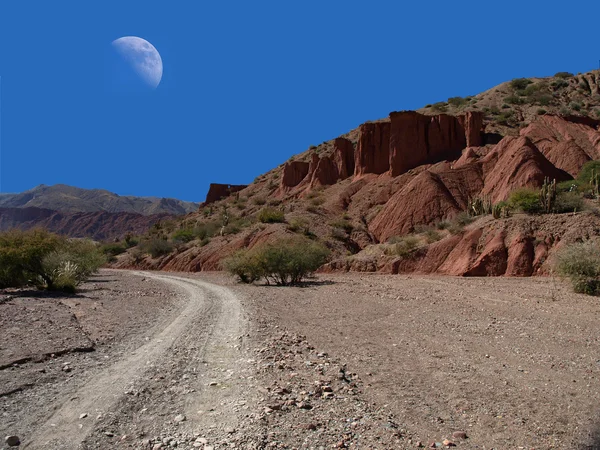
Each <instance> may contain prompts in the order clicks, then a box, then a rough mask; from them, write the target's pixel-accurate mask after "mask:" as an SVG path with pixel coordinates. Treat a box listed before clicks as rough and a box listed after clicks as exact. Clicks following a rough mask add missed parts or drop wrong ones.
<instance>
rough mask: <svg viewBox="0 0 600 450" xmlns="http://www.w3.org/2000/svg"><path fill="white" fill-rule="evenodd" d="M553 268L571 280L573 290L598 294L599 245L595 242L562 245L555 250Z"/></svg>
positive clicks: (599, 293)
mask: <svg viewBox="0 0 600 450" xmlns="http://www.w3.org/2000/svg"><path fill="white" fill-rule="evenodd" d="M555 270H556V271H557V272H558V273H559V274H560V275H562V276H564V277H567V278H569V279H570V280H571V283H572V284H573V289H574V290H575V292H578V293H581V294H588V295H600V246H598V244H597V243H596V242H593V241H585V242H578V243H574V244H571V245H567V246H565V247H563V248H562V249H561V250H560V251H559V252H557V255H556V264H555Z"/></svg>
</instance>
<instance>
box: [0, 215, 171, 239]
mask: <svg viewBox="0 0 600 450" xmlns="http://www.w3.org/2000/svg"><path fill="white" fill-rule="evenodd" d="M168 218H173V216H171V215H168V214H157V215H153V216H145V215H142V214H135V213H109V212H76V213H73V212H59V211H53V210H50V209H43V208H0V231H7V230H10V229H15V228H16V229H20V230H29V229H32V228H40V227H41V228H45V229H47V230H49V231H52V232H55V233H59V234H62V235H65V236H69V237H77V238H83V237H87V238H91V239H95V240H98V241H107V240H112V239H115V238H116V239H122V238H123V237H125V235H126V234H127V233H131V234H134V235H140V234H143V233H145V232H146V231H148V230H149V229H150V227H152V225H154V224H155V223H156V222H158V221H160V220H163V219H168Z"/></svg>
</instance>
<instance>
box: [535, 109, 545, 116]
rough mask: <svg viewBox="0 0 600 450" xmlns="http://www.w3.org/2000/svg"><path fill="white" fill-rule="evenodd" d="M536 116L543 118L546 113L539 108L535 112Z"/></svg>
mask: <svg viewBox="0 0 600 450" xmlns="http://www.w3.org/2000/svg"><path fill="white" fill-rule="evenodd" d="M536 112H537V115H538V116H543V115H544V114H546V113H547V112H548V111H546V110H545V109H544V108H539V109H538V110H537V111H536Z"/></svg>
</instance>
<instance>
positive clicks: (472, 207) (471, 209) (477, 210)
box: [467, 196, 493, 217]
mask: <svg viewBox="0 0 600 450" xmlns="http://www.w3.org/2000/svg"><path fill="white" fill-rule="evenodd" d="M492 208H493V206H492V200H491V199H490V198H489V197H487V196H483V197H475V198H471V197H469V200H468V204H467V212H468V214H469V215H470V216H473V217H474V216H481V215H484V214H492Z"/></svg>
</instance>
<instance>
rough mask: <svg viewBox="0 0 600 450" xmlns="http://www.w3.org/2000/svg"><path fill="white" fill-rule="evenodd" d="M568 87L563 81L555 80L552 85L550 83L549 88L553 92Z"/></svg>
mask: <svg viewBox="0 0 600 450" xmlns="http://www.w3.org/2000/svg"><path fill="white" fill-rule="evenodd" d="M568 85H569V83H568V82H567V81H565V80H556V81H553V82H552V83H550V86H552V87H553V88H554V89H555V90H558V89H562V88H565V87H567V86H568Z"/></svg>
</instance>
